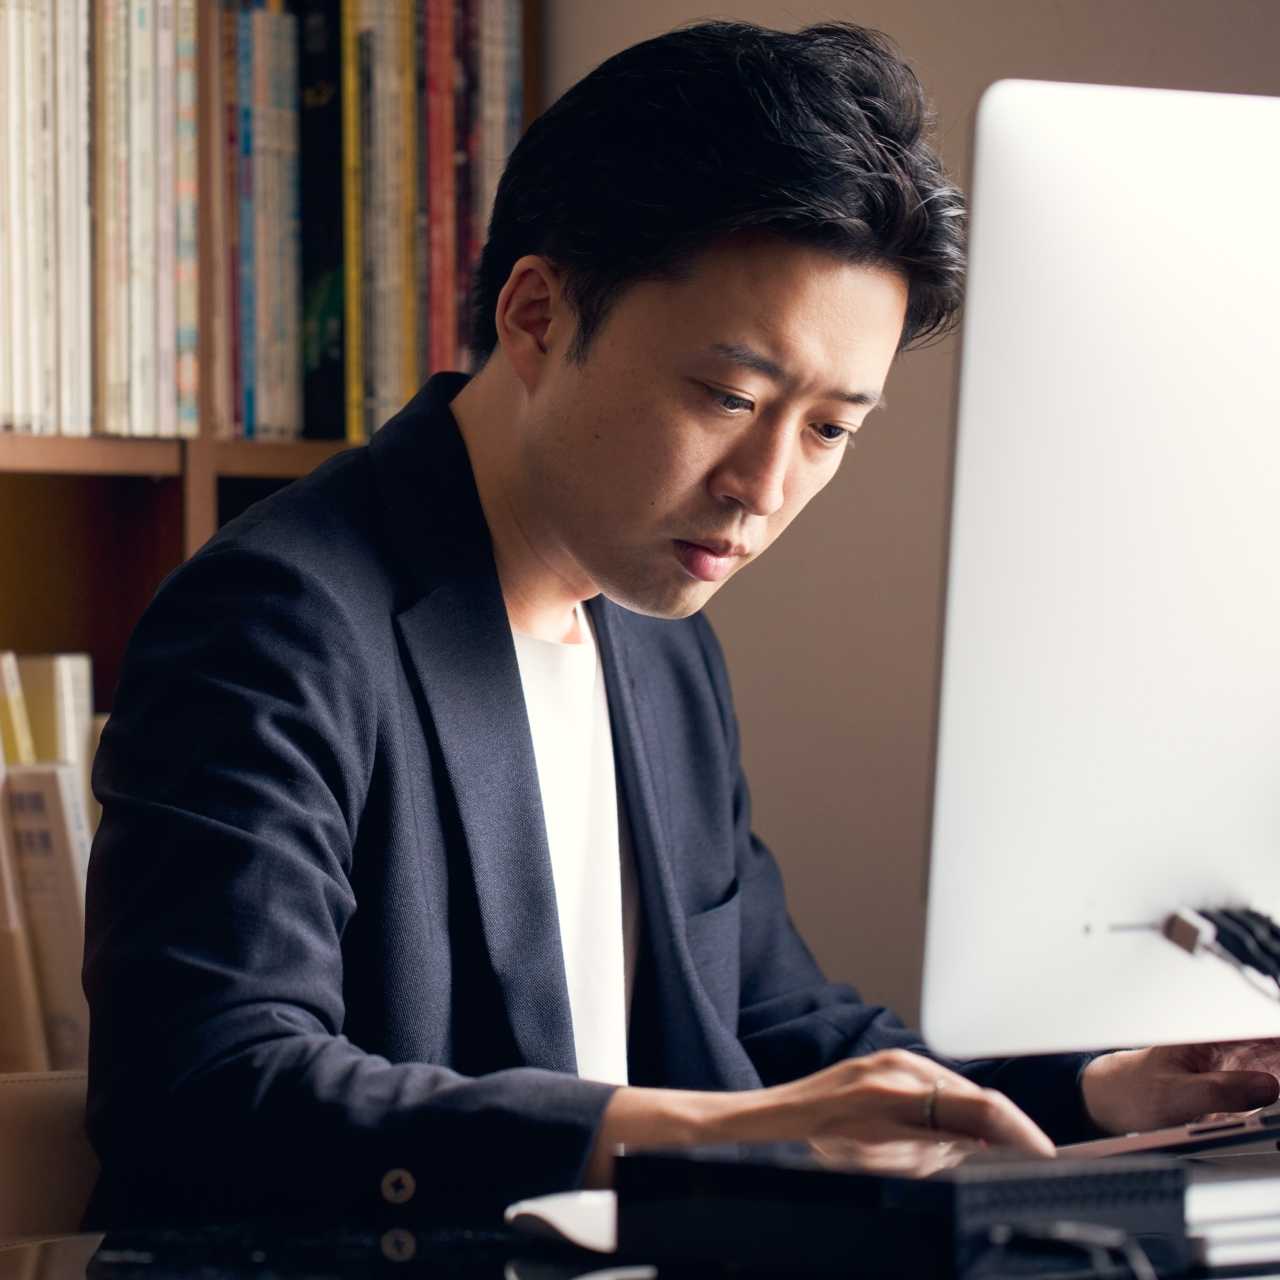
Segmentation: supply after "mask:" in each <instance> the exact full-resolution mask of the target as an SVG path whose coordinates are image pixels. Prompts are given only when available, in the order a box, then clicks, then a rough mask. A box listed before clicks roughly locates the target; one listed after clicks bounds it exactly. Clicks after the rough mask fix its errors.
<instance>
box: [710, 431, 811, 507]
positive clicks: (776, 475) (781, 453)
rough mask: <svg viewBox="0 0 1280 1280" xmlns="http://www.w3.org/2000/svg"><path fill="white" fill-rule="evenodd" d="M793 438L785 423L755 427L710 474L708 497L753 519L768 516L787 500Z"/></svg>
mask: <svg viewBox="0 0 1280 1280" xmlns="http://www.w3.org/2000/svg"><path fill="white" fill-rule="evenodd" d="M794 447H795V435H794V433H793V432H792V431H791V430H790V429H789V428H788V426H787V424H785V423H778V424H776V425H774V424H766V423H764V422H758V423H756V424H755V425H754V426H753V428H752V430H750V431H748V432H747V433H746V435H744V436H743V437H742V438H741V439H740V440H739V441H737V442H736V443H735V445H734V447H733V448H732V450H731V451H730V452H729V453H728V454H727V455H726V457H725V458H724V459H723V460H722V461H721V462H720V463H719V464H718V465H717V466H716V468H715V470H714V471H712V473H711V477H710V482H709V483H710V489H711V495H712V497H714V498H715V499H716V500H717V501H719V502H726V501H728V502H734V503H736V504H737V505H738V506H740V507H742V508H743V509H744V510H745V511H746V512H747V513H748V514H750V515H753V516H771V515H773V514H774V513H775V512H777V511H778V510H780V509H781V507H782V504H783V503H784V502H785V501H786V497H787V474H788V471H789V470H790V467H791V456H792V450H793V449H794Z"/></svg>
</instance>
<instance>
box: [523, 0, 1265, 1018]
mask: <svg viewBox="0 0 1280 1280" xmlns="http://www.w3.org/2000/svg"><path fill="white" fill-rule="evenodd" d="M545 11H546V21H547V27H546V30H547V35H546V41H547V43H546V56H547V64H546V86H547V92H548V95H549V99H550V97H554V96H555V95H557V94H559V93H561V92H563V90H564V89H566V88H567V87H568V86H569V85H570V84H571V83H573V81H574V80H576V79H578V78H579V77H580V76H582V75H583V74H585V72H587V71H588V70H589V69H590V68H591V67H592V66H594V65H595V64H596V63H597V62H599V61H601V60H602V59H603V58H605V57H607V56H608V55H609V54H611V53H613V52H615V51H616V50H618V49H620V48H622V47H624V46H625V45H628V44H632V43H634V42H635V41H637V40H641V39H644V38H646V37H648V36H651V35H655V34H657V33H659V32H661V31H664V30H667V29H669V28H670V27H672V26H675V25H677V24H680V23H682V22H687V21H690V20H693V19H697V18H702V17H712V16H714V17H734V18H744V19H749V20H751V21H755V22H762V23H766V24H769V25H772V26H778V27H785V28H795V27H797V26H801V25H804V24H806V23H808V22H813V21H818V20H821V19H823V18H828V17H840V18H848V19H851V20H853V21H856V22H861V23H864V24H866V25H868V26H873V27H878V28H880V29H881V30H884V31H886V32H888V33H889V34H890V35H892V36H893V37H894V38H895V39H896V40H897V41H898V42H899V44H900V45H901V46H902V48H903V49H904V51H905V52H906V54H907V55H908V57H909V58H910V59H911V60H912V62H913V63H914V64H915V66H916V68H917V70H918V71H919V73H920V75H921V78H922V79H923V80H924V82H925V86H926V88H927V90H928V91H929V93H930V95H931V97H932V98H933V100H934V102H935V105H936V108H937V115H938V134H939V140H940V142H941V146H942V149H943V152H944V154H945V157H946V159H947V162H948V165H949V166H950V168H951V170H952V171H953V172H954V173H956V174H959V175H962V176H963V175H964V174H965V173H966V171H967V163H968V145H969V137H968V135H969V130H970V126H971V122H972V118H973V110H974V107H975V105H976V102H977V99H978V95H979V93H980V92H981V90H982V89H983V88H984V87H985V86H986V85H987V84H989V83H990V82H991V81H993V80H996V79H1000V78H1001V77H1006V76H1026V77H1033V78H1041V79H1058V80H1085V81H1096V82H1102V83H1114V84H1137V85H1158V86H1167V87H1171V88H1194V89H1213V90H1227V91H1233V92H1243V93H1269V94H1280V0H893V2H889V0H868V2H867V3H863V4H857V3H853V2H852V0H844V3H839V2H838V0H837V2H834V3H830V4H826V5H819V4H803V3H790V4H787V3H779V2H777V0H774V2H773V3H770V0H736V2H734V3H727V4H725V5H723V6H722V7H720V8H718V9H708V8H705V7H704V6H703V5H702V4H699V3H697V2H696V0H646V3H645V4H643V5H636V4H632V3H629V2H628V3H613V2H610V0H546V4H545ZM549 99H548V100H549ZM1260 159H1261V157H1260ZM1270 162H1274V157H1272V158H1271V161H1270ZM1186 181H1187V184H1188V188H1189V190H1194V184H1195V175H1194V172H1193V171H1192V170H1191V168H1190V158H1189V167H1188V172H1187V174H1186ZM1235 194H1236V193H1227V196H1228V202H1227V203H1225V204H1218V203H1217V202H1213V203H1211V204H1209V205H1208V206H1207V208H1208V209H1209V210H1211V211H1212V210H1214V209H1216V208H1221V209H1222V211H1223V213H1224V214H1225V215H1226V217H1225V218H1224V234H1230V226H1229V208H1230V206H1229V199H1230V198H1231V197H1232V196H1234V195H1235ZM953 378H954V351H953V349H952V348H950V347H948V348H939V349H936V350H930V351H924V352H917V353H913V354H910V355H908V356H906V357H904V358H903V360H902V361H901V362H900V364H899V365H898V367H897V368H896V370H895V371H894V373H893V374H892V376H891V378H890V381H889V386H888V400H889V402H890V405H891V407H890V408H889V410H888V411H886V412H885V413H884V414H883V415H881V414H877V415H875V416H874V417H873V418H872V420H871V423H869V424H868V430H866V431H865V432H863V433H861V434H860V436H859V439H858V447H857V452H856V453H855V454H853V455H851V456H850V457H849V458H848V459H847V461H846V463H845V465H844V467H843V468H842V473H841V474H840V475H839V476H838V477H837V479H836V480H835V481H834V482H833V483H832V485H831V486H830V488H829V489H828V490H827V491H826V492H825V493H823V494H822V496H821V497H820V498H818V499H817V501H816V502H815V503H814V504H813V506H812V507H811V508H810V509H809V510H808V511H807V512H806V513H805V514H804V515H803V516H802V517H801V518H800V520H799V521H798V522H797V524H796V525H795V527H794V528H793V529H792V530H790V531H789V532H788V533H787V535H786V537H785V538H783V539H781V540H780V541H779V542H778V544H777V545H776V546H775V547H774V548H773V549H771V550H770V552H769V554H768V556H766V557H765V558H764V559H763V560H762V561H761V562H760V563H759V565H756V566H752V567H751V568H750V569H749V570H748V571H747V572H746V573H745V574H743V575H742V576H741V577H740V578H739V579H738V580H736V581H734V582H732V583H730V584H729V585H728V586H727V587H726V588H725V589H724V590H723V591H722V592H721V594H720V596H719V597H718V598H717V599H716V601H715V602H714V604H713V605H712V606H711V607H710V613H711V616H712V619H713V621H714V622H715V624H716V627H717V630H718V632H719V634H720V637H721V639H722V641H723V643H724V646H725V650H726V653H727V655H728V658H729V663H730V667H731V671H732V675H733V680H734V688H735V694H736V698H737V704H738V713H739V719H740V720H741V722H742V728H743V734H744V754H745V760H746V765H747V769H748V776H749V777H750V778H751V781H752V790H753V795H754V802H755V815H756V822H755V826H756V830H757V831H758V832H759V833H760V835H761V836H763V838H764V839H765V840H767V841H768V842H769V844H770V846H771V847H772V848H773V850H774V852H775V853H776V855H777V857H778V859H779V861H780V862H781V864H782V867H783V871H784V873H785V875H786V879H787V884H788V888H789V892H790V897H791V904H792V911H793V914H794V916H795V918H796V920H797V923H798V924H799V926H800V928H801V930H802V932H803V933H804V934H805V936H806V937H807V939H808V940H809V943H810V945H811V946H812V947H813V948H814V950H815V952H816V953H817V955H818V958H819V960H820V961H821V962H822V963H823V964H824V966H825V967H826V969H827V971H828V973H829V974H831V975H832V976H838V977H841V978H843V979H846V980H849V981H854V982H856V983H858V984H859V985H860V986H861V988H862V990H863V992H864V993H865V994H866V995H868V996H870V997H874V998H876V999H879V1000H883V1001H885V1002H887V1003H889V1004H890V1005H892V1006H893V1007H895V1008H897V1009H898V1010H899V1011H900V1012H901V1013H903V1014H904V1016H906V1017H908V1018H911V1019H914V1017H915V1016H916V1011H917V1004H918V1001H917V990H918V985H919V981H920V951H921V945H922V938H923V932H922V930H923V919H922V905H923V904H922V899H921V891H922V884H923V875H924V865H925V861H924V860H925V852H926V833H927V820H928V796H929V787H930V771H931V760H930V752H931V734H932V727H933V680H934V670H935V664H936V652H937V642H938V631H939V607H938V606H939V599H940V589H941V570H942V563H943V545H944V527H943V512H944V508H945V484H946V461H947V452H948V439H949V420H950V415H951V394H952V384H953Z"/></svg>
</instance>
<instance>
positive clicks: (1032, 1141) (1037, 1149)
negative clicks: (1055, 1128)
mask: <svg viewBox="0 0 1280 1280" xmlns="http://www.w3.org/2000/svg"><path fill="white" fill-rule="evenodd" d="M933 1114H934V1119H935V1120H936V1122H937V1126H938V1131H937V1132H936V1133H935V1135H934V1136H936V1137H942V1136H943V1134H944V1133H945V1134H946V1135H947V1137H948V1138H949V1139H950V1138H959V1139H964V1138H971V1139H977V1140H979V1141H982V1142H989V1143H991V1144H992V1145H993V1146H998V1147H1012V1148H1013V1149H1014V1150H1016V1151H1025V1152H1027V1153H1028V1154H1029V1155H1039V1156H1051V1155H1053V1154H1054V1151H1055V1148H1054V1145H1053V1143H1052V1142H1050V1141H1049V1138H1048V1136H1047V1135H1046V1134H1045V1132H1044V1130H1043V1129H1041V1128H1040V1126H1039V1125H1037V1124H1036V1123H1035V1121H1034V1120H1032V1119H1031V1117H1030V1116H1028V1115H1027V1114H1026V1113H1025V1112H1023V1111H1020V1110H1019V1109H1018V1108H1017V1107H1016V1106H1014V1104H1013V1103H1012V1102H1010V1101H1009V1099H1008V1098H1006V1097H1005V1096H1004V1094H1002V1093H997V1092H996V1091H995V1090H994V1089H979V1090H976V1091H975V1092H972V1093H952V1094H950V1096H948V1092H947V1090H946V1089H941V1090H939V1092H938V1100H937V1103H936V1104H935V1106H934V1110H933ZM921 1120H922V1121H923V1115H922V1117H921ZM925 1131H926V1132H930V1131H929V1130H927V1129H926V1130H925Z"/></svg>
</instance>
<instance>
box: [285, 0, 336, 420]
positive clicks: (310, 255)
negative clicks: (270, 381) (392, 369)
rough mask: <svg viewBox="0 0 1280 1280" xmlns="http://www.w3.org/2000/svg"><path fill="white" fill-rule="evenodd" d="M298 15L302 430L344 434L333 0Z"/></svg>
mask: <svg viewBox="0 0 1280 1280" xmlns="http://www.w3.org/2000/svg"><path fill="white" fill-rule="evenodd" d="M299 22H300V24H301V38H300V42H299V48H300V63H299V86H298V102H299V117H298V122H297V128H298V184H299V189H300V191H299V194H300V200H301V207H302V208H304V209H305V210H306V211H307V215H306V217H305V218H302V219H300V225H299V234H300V239H301V249H300V266H301V272H302V283H301V291H302V304H301V305H302V335H301V341H302V378H303V388H302V396H303V407H302V421H303V424H304V425H303V434H304V435H307V436H311V437H313V438H316V439H325V440H332V439H342V437H343V436H344V435H345V434H346V403H345V382H346V363H345V362H346V334H345V329H346V307H345V298H344V271H345V262H344V257H343V253H344V246H345V241H344V227H343V223H344V221H345V214H346V204H345V197H344V193H343V141H344V137H345V133H344V124H343V92H344V88H343V68H342V4H341V0H303V3H302V6H301V10H300V13H299Z"/></svg>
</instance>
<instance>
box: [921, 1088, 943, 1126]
mask: <svg viewBox="0 0 1280 1280" xmlns="http://www.w3.org/2000/svg"><path fill="white" fill-rule="evenodd" d="M946 1083H947V1082H946V1081H945V1080H943V1079H941V1078H939V1079H937V1080H935V1081H934V1082H933V1088H932V1089H930V1090H929V1092H928V1093H927V1094H926V1095H925V1099H924V1127H925V1128H926V1129H936V1128H937V1127H938V1094H940V1093H941V1092H942V1090H943V1088H944V1087H945V1085H946Z"/></svg>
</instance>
